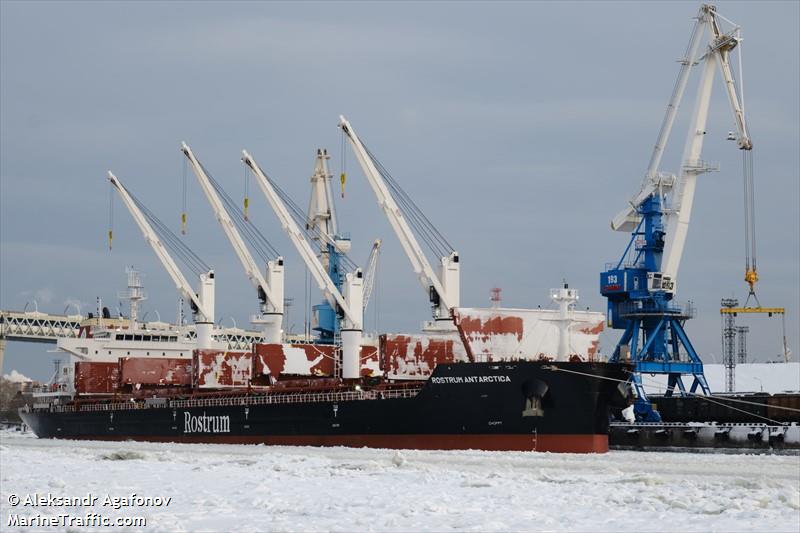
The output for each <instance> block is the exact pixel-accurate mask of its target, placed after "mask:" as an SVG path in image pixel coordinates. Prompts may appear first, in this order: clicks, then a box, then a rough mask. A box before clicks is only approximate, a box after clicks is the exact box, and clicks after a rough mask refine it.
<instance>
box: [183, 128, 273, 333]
mask: <svg viewBox="0 0 800 533" xmlns="http://www.w3.org/2000/svg"><path fill="white" fill-rule="evenodd" d="M181 152H182V153H183V154H184V155H185V156H186V158H187V160H188V161H189V164H190V165H191V167H192V170H193V171H194V174H195V176H197V181H198V182H200V187H201V188H202V189H203V192H204V193H205V195H206V198H207V199H208V202H209V203H210V204H211V208H212V209H213V210H214V215H215V216H216V219H217V221H218V222H219V224H220V226H222V229H223V231H224V232H225V235H226V237H228V240H229V241H230V243H231V246H233V249H234V251H235V252H236V256H237V257H238V258H239V261H240V262H241V264H242V267H244V270H245V273H246V274H247V277H248V279H249V280H250V282H251V283H252V284H253V286H254V287H255V289H256V290H257V291H258V299H259V301H260V304H261V314H260V316H254V317H252V318H251V322H252V323H253V324H260V325H262V327H263V331H264V342H266V343H269V344H277V343H280V342H281V341H282V340H283V339H282V337H283V335H282V330H281V326H282V321H283V287H284V267H283V257H276V258H275V259H274V260H271V261H267V265H266V271H265V272H266V276H265V275H264V274H262V272H261V270H260V269H259V267H258V264H257V263H256V261H255V259H254V258H253V256H252V254H251V253H250V250H249V249H248V248H247V245H246V244H245V242H244V239H243V238H242V236H241V234H240V233H239V230H238V229H237V228H236V225H235V224H234V221H233V220H232V219H231V216H230V214H229V213H228V211H227V210H226V209H225V206H224V204H223V202H222V199H221V198H220V195H219V193H218V191H217V188H216V187H215V184H214V183H212V178H210V177H209V175H208V173H207V172H206V170H205V168H204V167H203V165H202V164H201V163H200V161H198V160H197V158H196V157H195V155H194V152H192V149H191V148H189V146H188V145H187V144H186V143H185V142H184V143H182V145H181ZM242 217H243V215H242Z"/></svg>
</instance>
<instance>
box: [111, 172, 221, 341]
mask: <svg viewBox="0 0 800 533" xmlns="http://www.w3.org/2000/svg"><path fill="white" fill-rule="evenodd" d="M108 180H109V181H110V182H111V184H112V185H113V186H114V187H115V188H116V189H117V192H118V193H119V195H120V198H122V202H123V203H124V204H125V207H127V208H128V211H129V212H130V214H131V216H132V217H133V220H134V222H136V224H137V225H138V226H139V229H140V230H141V231H142V234H143V235H144V240H145V241H146V242H147V244H149V245H150V248H152V250H153V252H154V253H155V254H156V257H158V259H159V260H160V261H161V264H162V265H163V266H164V269H165V270H166V271H167V274H169V277H170V278H172V281H173V282H174V283H175V287H176V288H177V289H178V291H179V292H180V294H181V296H182V297H183V298H185V299H186V300H188V301H189V303H190V305H191V307H192V311H193V312H194V322H195V327H196V333H197V348H198V349H201V350H207V349H212V348H214V347H215V343H214V341H213V340H212V333H213V329H214V271H213V270H212V269H210V268H208V266H207V265H205V263H203V262H202V261H201V260H200V259H199V258H198V257H197V256H196V255H194V253H193V252H192V251H191V250H189V249H188V247H187V246H186V245H184V244H183V243H181V242H180V239H178V237H177V236H175V235H174V234H172V232H170V231H169V229H167V227H166V226H164V225H163V223H161V222H160V221H159V220H158V219H157V218H155V216H153V215H152V214H151V213H150V212H149V211H147V209H146V208H145V207H144V206H143V205H142V203H141V202H139V201H138V200H137V199H136V198H134V197H133V195H131V194H130V193H129V192H128V190H127V189H126V188H125V187H124V186H123V185H122V182H120V180H119V178H117V177H116V176H115V175H114V174H112V173H111V171H109V172H108ZM150 221H153V223H155V224H156V225H157V226H158V227H159V229H160V230H161V232H162V235H164V236H165V238H167V239H168V240H169V241H170V245H172V246H175V247H177V248H178V249H179V251H180V254H181V256H182V257H184V258H185V259H187V263H189V262H190V263H191V265H192V269H193V270H194V271H195V273H197V274H198V276H199V278H200V285H199V288H198V291H197V292H195V291H194V290H193V289H192V286H191V285H190V284H189V282H188V281H187V280H186V277H185V276H184V275H183V273H182V272H181V270H180V268H178V265H177V264H176V263H175V261H174V260H173V259H172V256H170V254H169V252H168V251H167V248H166V246H165V245H164V242H163V241H162V240H161V238H160V237H159V235H158V233H157V232H156V231H155V230H154V229H153V227H152V225H151V224H150Z"/></svg>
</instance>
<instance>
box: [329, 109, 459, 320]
mask: <svg viewBox="0 0 800 533" xmlns="http://www.w3.org/2000/svg"><path fill="white" fill-rule="evenodd" d="M339 127H340V128H341V129H342V131H343V132H344V134H345V135H346V136H347V138H348V139H349V141H350V145H351V146H352V148H353V152H355V154H356V158H357V159H358V162H359V164H360V165H361V168H362V170H363V171H364V174H365V175H366V177H367V180H368V181H369V184H370V186H371V187H372V190H373V192H374V193H375V196H376V198H377V200H378V205H380V207H381V208H382V209H383V212H384V214H385V215H386V218H388V219H389V224H390V225H391V226H392V229H393V230H394V233H395V235H397V238H398V240H399V241H400V244H401V245H402V247H403V250H404V251H405V253H406V255H407V256H408V259H409V261H411V266H412V268H413V269H414V273H415V274H416V275H417V279H418V280H419V282H420V283H421V284H422V287H423V289H424V290H425V292H426V293H427V294H428V298H429V299H430V302H431V304H432V307H433V318H434V320H433V321H432V322H426V323H425V324H424V326H423V329H424V330H425V331H429V332H434V331H439V332H450V331H453V330H454V329H455V325H454V323H453V317H452V310H453V309H454V308H456V307H458V306H459V305H460V302H459V299H460V292H459V291H460V288H459V283H460V267H461V265H460V263H459V257H458V252H456V251H455V250H454V249H453V248H452V246H450V244H449V243H448V242H447V241H446V240H445V239H444V237H443V236H442V235H441V234H440V233H439V231H438V230H436V228H435V227H433V225H432V224H431V223H430V222H429V221H428V219H427V218H426V217H425V215H424V214H422V212H421V211H420V210H419V209H418V208H417V207H416V205H414V203H413V202H412V201H411V199H410V198H409V197H408V195H406V193H405V192H404V191H403V190H402V189H401V188H400V187H399V185H398V184H397V183H396V182H395V181H394V180H393V179H392V177H391V176H390V175H389V173H388V172H387V171H386V170H385V169H384V168H383V166H382V165H381V164H380V162H378V161H377V159H375V157H374V156H373V155H372V153H370V151H369V150H368V149H367V148H366V147H365V146H364V144H363V143H362V142H361V139H360V138H359V137H358V135H356V132H355V130H353V127H352V126H351V125H350V123H349V122H348V121H347V119H345V118H344V117H343V116H339ZM390 188H391V191H390ZM392 191H394V193H395V195H397V196H394V195H393V194H392ZM398 200H399V203H402V204H403V208H401V207H400V205H399V203H398ZM404 212H405V213H407V214H408V217H409V220H411V221H412V223H413V224H414V225H415V227H416V228H417V230H418V232H419V233H420V235H421V236H422V237H423V238H424V239H425V240H426V242H427V243H428V244H429V245H430V247H431V249H432V250H433V251H434V253H438V254H439V255H440V261H439V273H438V274H437V273H436V272H435V271H434V270H433V267H432V266H431V264H430V262H429V261H428V258H427V256H426V255H425V252H424V251H423V250H422V248H421V247H420V245H419V242H418V241H417V238H416V236H415V235H414V232H413V231H412V230H411V226H410V225H409V221H408V220H407V219H406V214H404Z"/></svg>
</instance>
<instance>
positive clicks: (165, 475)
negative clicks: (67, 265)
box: [0, 431, 800, 532]
mask: <svg viewBox="0 0 800 533" xmlns="http://www.w3.org/2000/svg"><path fill="white" fill-rule="evenodd" d="M0 485H1V488H0V495H1V496H2V501H0V513H1V514H2V516H0V519H2V529H3V530H4V531H15V530H20V531H23V530H25V531H30V528H23V527H19V528H15V527H8V518H9V515H10V514H12V513H18V514H20V515H27V516H32V515H35V514H37V513H39V514H41V515H57V514H64V513H68V514H75V515H79V516H83V515H85V514H86V513H87V512H96V513H99V514H103V515H107V516H111V517H115V516H144V517H146V518H147V526H146V527H144V528H135V529H137V530H143V531H230V530H237V531H238V530H242V531H250V530H254V531H417V530H419V531H423V530H424V531H541V530H548V531H554V530H555V531H560V530H568V531H610V530H629V531H664V530H669V529H680V530H682V531H748V532H749V531H772V532H780V531H798V530H800V456H796V455H794V456H777V455H736V456H731V455H723V454H684V453H681V454H676V453H637V452H611V453H608V454H605V455H566V454H547V453H518V452H480V451H466V452H465V451H454V452H431V451H402V452H398V451H394V450H373V449H348V448H323V449H321V448H305V447H283V446H276V447H266V446H237V445H205V444H155V443H138V442H91V441H90V442H74V441H54V440H39V439H36V438H31V437H30V436H29V435H24V434H19V433H16V432H12V431H4V432H0ZM12 494H13V495H16V496H18V497H24V496H25V495H29V494H39V495H42V494H44V495H47V494H50V495H52V496H66V497H78V496H86V495H95V496H98V497H99V500H98V503H96V504H95V505H94V506H92V507H85V506H78V507H61V506H53V507H35V508H34V507H24V506H20V505H18V506H16V507H12V506H11V505H10V504H9V498H10V496H11V495H12ZM131 494H136V495H138V496H141V497H146V498H147V497H149V498H157V497H163V498H171V500H170V503H169V505H168V506H145V507H136V506H134V507H128V508H126V507H122V508H120V509H114V508H109V507H107V506H106V507H103V506H101V503H102V501H103V498H104V497H105V496H106V495H108V496H110V497H112V498H114V497H116V498H122V497H129V496H130V495H131ZM78 529H81V528H78ZM113 530H114V531H123V530H125V528H114V529H113Z"/></svg>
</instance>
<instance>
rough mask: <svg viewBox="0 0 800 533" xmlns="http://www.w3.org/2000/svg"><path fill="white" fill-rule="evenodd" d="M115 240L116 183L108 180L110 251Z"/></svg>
mask: <svg viewBox="0 0 800 533" xmlns="http://www.w3.org/2000/svg"><path fill="white" fill-rule="evenodd" d="M113 240H114V184H113V183H111V181H109V182H108V251H109V252H110V251H111V244H112V242H113Z"/></svg>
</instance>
